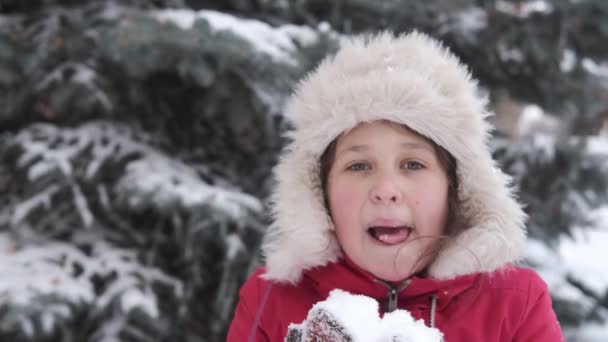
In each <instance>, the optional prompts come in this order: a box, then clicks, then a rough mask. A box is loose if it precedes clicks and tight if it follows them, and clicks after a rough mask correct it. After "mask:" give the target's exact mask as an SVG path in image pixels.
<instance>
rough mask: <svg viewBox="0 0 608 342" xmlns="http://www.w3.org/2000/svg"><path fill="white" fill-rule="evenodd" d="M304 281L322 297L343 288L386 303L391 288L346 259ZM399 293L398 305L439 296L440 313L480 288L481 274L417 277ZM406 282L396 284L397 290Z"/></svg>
mask: <svg viewBox="0 0 608 342" xmlns="http://www.w3.org/2000/svg"><path fill="white" fill-rule="evenodd" d="M304 278H305V279H307V280H308V281H310V283H311V284H312V287H313V288H314V289H315V291H316V292H317V293H318V294H319V295H320V296H321V297H322V298H327V297H328V295H329V292H331V291H332V290H334V289H341V290H344V291H347V292H349V293H352V294H360V295H365V296H368V297H372V298H374V299H376V300H377V301H378V302H379V303H384V302H385V301H386V298H387V297H388V293H389V288H388V287H387V286H386V285H385V284H383V283H382V282H379V281H378V279H377V278H376V277H374V275H372V274H371V273H370V272H368V271H366V270H363V269H362V268H360V267H359V266H357V265H356V264H355V263H353V262H352V261H351V260H350V259H348V258H347V257H343V258H341V259H340V260H339V261H337V262H334V263H331V264H328V265H326V266H324V267H320V268H315V269H312V270H309V271H307V272H305V274H304ZM405 281H408V282H409V284H407V286H405V287H404V288H403V289H402V290H401V291H399V294H398V300H399V303H400V304H401V305H400V306H402V305H403V304H405V303H409V304H418V303H420V304H423V305H427V304H428V303H429V300H430V298H431V297H433V296H436V297H437V305H438V309H439V310H440V311H443V310H444V308H445V307H446V306H447V305H448V304H449V303H450V302H451V301H452V300H454V299H455V298H456V297H458V296H459V295H461V294H463V293H464V292H466V291H471V292H475V291H472V290H473V289H475V288H476V287H478V285H479V281H480V274H479V273H475V274H469V275H465V276H460V277H456V278H452V279H449V280H438V279H434V278H426V277H420V276H417V275H414V276H412V277H411V278H409V279H404V280H403V282H405ZM403 282H399V283H395V284H393V285H394V286H395V287H399V285H401V284H403Z"/></svg>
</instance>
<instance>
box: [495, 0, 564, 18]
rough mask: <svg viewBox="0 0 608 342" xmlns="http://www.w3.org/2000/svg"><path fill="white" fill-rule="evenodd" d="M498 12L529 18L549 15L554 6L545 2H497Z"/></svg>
mask: <svg viewBox="0 0 608 342" xmlns="http://www.w3.org/2000/svg"><path fill="white" fill-rule="evenodd" d="M496 10H498V11H500V12H503V13H507V14H510V15H513V16H516V17H519V18H527V17H528V16H530V15H531V14H533V13H541V14H549V13H551V12H553V6H552V5H551V4H550V3H548V2H547V1H544V0H534V1H521V2H517V3H513V2H510V1H505V0H499V1H497V2H496Z"/></svg>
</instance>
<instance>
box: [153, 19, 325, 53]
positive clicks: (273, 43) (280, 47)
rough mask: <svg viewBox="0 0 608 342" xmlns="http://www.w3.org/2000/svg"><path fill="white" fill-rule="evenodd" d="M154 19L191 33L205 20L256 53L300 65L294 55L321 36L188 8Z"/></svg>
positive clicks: (300, 28)
mask: <svg viewBox="0 0 608 342" xmlns="http://www.w3.org/2000/svg"><path fill="white" fill-rule="evenodd" d="M152 17H154V18H155V19H156V20H158V21H160V22H171V23H174V24H175V25H177V26H178V27H179V28H181V29H183V30H189V29H191V28H192V27H193V25H194V23H195V22H196V21H197V20H199V19H202V20H205V21H207V22H208V23H209V25H210V26H211V29H212V30H213V31H215V32H219V31H230V32H232V33H233V34H235V35H236V36H238V37H241V38H243V39H244V40H245V41H247V42H249V43H250V44H252V45H253V46H254V47H255V48H256V50H259V51H262V52H263V53H266V54H268V55H270V56H271V57H272V58H273V59H275V60H276V61H278V62H283V63H287V64H291V65H297V62H296V61H295V60H294V58H293V54H294V53H295V52H296V51H297V48H298V46H297V45H296V43H297V44H299V45H301V46H307V45H312V44H314V43H316V42H317V40H318V34H317V32H316V31H314V30H313V29H311V28H309V27H306V26H295V25H284V26H279V27H276V28H275V27H272V26H270V25H268V24H267V23H265V22H262V21H259V20H252V19H242V18H238V17H235V16H232V15H229V14H225V13H221V12H217V11H210V10H201V11H193V10H189V9H165V10H159V11H154V12H152Z"/></svg>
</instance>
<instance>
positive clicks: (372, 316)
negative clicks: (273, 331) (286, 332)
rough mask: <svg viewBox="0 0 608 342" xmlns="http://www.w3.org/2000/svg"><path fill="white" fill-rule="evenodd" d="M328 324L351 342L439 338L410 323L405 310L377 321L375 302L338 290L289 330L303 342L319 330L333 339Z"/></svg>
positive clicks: (438, 334)
mask: <svg viewBox="0 0 608 342" xmlns="http://www.w3.org/2000/svg"><path fill="white" fill-rule="evenodd" d="M320 318H321V321H319V319H320ZM332 322H336V323H338V324H339V326H340V327H342V328H343V330H342V333H343V334H346V335H348V336H350V337H351V338H352V341H353V342H385V341H404V342H405V341H409V342H435V341H436V342H439V341H441V340H442V337H443V334H442V333H441V332H440V331H439V330H437V329H435V328H430V327H427V326H426V325H425V324H424V321H422V320H418V321H416V320H414V318H413V317H412V315H411V314H410V313H409V312H407V311H405V310H396V311H393V312H391V313H387V314H385V315H384V317H383V318H380V316H379V313H378V302H376V300H374V299H373V298H370V297H366V296H362V295H354V294H350V293H348V292H346V291H342V290H338V289H336V290H333V291H331V293H330V294H329V297H328V298H327V299H326V300H325V301H321V302H319V303H317V304H315V305H314V306H313V307H312V309H311V310H310V311H309V313H308V316H307V319H306V320H305V321H304V322H302V323H301V324H292V325H290V329H300V330H301V331H302V332H303V336H302V340H303V341H308V340H309V339H310V338H309V335H310V334H311V333H314V332H319V331H321V332H322V334H323V336H330V337H334V336H335V335H336V331H337V330H336V328H335V327H334V326H332V324H331V323H332ZM324 323H329V324H324Z"/></svg>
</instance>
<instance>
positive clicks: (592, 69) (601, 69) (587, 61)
mask: <svg viewBox="0 0 608 342" xmlns="http://www.w3.org/2000/svg"><path fill="white" fill-rule="evenodd" d="M582 64H583V68H584V69H585V70H587V71H588V72H589V73H591V74H593V75H596V76H599V77H608V63H606V62H601V63H598V62H596V61H594V60H593V59H591V58H583V61H582Z"/></svg>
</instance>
